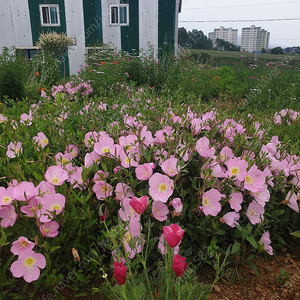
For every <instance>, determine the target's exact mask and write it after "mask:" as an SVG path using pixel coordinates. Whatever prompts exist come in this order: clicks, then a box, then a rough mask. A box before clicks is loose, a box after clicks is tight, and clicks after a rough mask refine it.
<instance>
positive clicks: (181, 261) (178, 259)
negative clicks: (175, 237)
mask: <svg viewBox="0 0 300 300" xmlns="http://www.w3.org/2000/svg"><path fill="white" fill-rule="evenodd" d="M172 268H173V270H174V273H175V275H176V276H177V277H181V276H183V274H184V271H185V270H186V268H187V263H186V261H185V258H184V257H182V256H181V255H179V254H176V255H174V257H173V264H172Z"/></svg>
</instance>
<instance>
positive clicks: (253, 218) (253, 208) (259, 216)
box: [247, 200, 265, 225]
mask: <svg viewBox="0 0 300 300" xmlns="http://www.w3.org/2000/svg"><path fill="white" fill-rule="evenodd" d="M264 213H265V210H264V208H263V207H262V206H261V205H260V204H258V203H257V202H256V201H255V200H253V201H252V202H251V203H250V204H249V206H248V209H247V217H248V219H249V220H250V222H251V224H253V225H255V224H258V223H260V222H261V221H262V220H263V219H264Z"/></svg>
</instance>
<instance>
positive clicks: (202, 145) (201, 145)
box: [196, 136, 216, 159]
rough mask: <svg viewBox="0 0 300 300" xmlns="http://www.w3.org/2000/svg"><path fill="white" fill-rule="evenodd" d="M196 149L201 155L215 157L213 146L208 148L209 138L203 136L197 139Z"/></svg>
mask: <svg viewBox="0 0 300 300" xmlns="http://www.w3.org/2000/svg"><path fill="white" fill-rule="evenodd" d="M196 150H197V152H198V153H199V155H200V156H202V157H206V158H207V157H210V158H213V159H215V158H216V157H215V155H214V153H215V151H216V149H215V148H214V147H211V148H209V139H208V138H207V137H205V136H204V137H202V138H200V139H199V140H198V141H197V143H196Z"/></svg>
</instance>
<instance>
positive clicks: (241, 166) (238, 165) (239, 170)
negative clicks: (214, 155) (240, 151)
mask: <svg viewBox="0 0 300 300" xmlns="http://www.w3.org/2000/svg"><path fill="white" fill-rule="evenodd" d="M225 165H226V166H227V169H228V170H227V172H226V175H227V176H228V177H229V178H234V179H237V180H240V181H243V180H244V178H245V175H246V174H247V168H248V163H247V162H246V161H245V160H243V159H241V158H239V157H236V158H230V159H228V160H227V161H226V162H225Z"/></svg>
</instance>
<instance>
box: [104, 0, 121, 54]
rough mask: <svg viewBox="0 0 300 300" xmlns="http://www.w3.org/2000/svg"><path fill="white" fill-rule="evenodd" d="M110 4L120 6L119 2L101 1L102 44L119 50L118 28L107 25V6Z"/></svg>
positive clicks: (118, 0)
mask: <svg viewBox="0 0 300 300" xmlns="http://www.w3.org/2000/svg"><path fill="white" fill-rule="evenodd" d="M110 4H120V0H102V32H103V43H104V44H111V45H112V46H113V47H116V48H118V49H121V29H120V26H115V25H109V5H110Z"/></svg>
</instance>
